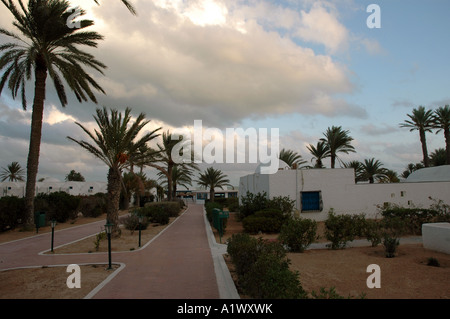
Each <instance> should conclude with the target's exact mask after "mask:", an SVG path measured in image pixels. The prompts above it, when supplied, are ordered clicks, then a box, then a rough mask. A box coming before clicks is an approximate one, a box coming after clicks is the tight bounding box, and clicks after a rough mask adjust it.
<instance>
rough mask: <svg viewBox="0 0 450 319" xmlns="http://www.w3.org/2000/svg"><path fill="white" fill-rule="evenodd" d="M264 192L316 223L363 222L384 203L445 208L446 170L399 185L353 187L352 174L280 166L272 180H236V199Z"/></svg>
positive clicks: (449, 174)
mask: <svg viewBox="0 0 450 319" xmlns="http://www.w3.org/2000/svg"><path fill="white" fill-rule="evenodd" d="M247 191H249V192H251V193H254V194H257V193H262V192H266V193H267V195H268V196H269V198H273V197H275V196H289V197H290V198H291V199H292V200H295V201H296V209H297V210H298V211H299V212H300V216H302V217H304V218H310V219H313V220H317V221H324V220H326V219H327V216H328V212H329V211H330V210H331V209H333V211H334V212H335V213H336V214H360V213H364V214H366V216H367V217H368V218H375V217H380V216H379V215H380V210H379V209H378V207H381V206H383V205H385V204H387V203H392V204H396V205H399V206H402V207H423V208H429V207H430V205H432V204H433V203H434V202H433V201H432V200H431V199H430V198H432V199H439V200H443V201H444V202H445V203H446V204H450V165H445V166H438V167H430V168H426V169H422V170H419V171H416V172H415V173H413V174H411V176H410V177H409V178H408V179H407V180H406V182H402V183H388V184H382V183H374V184H369V183H355V173H354V170H353V169H352V168H350V169H347V168H335V169H325V168H323V169H299V170H294V169H289V168H288V167H287V166H286V165H285V163H284V162H282V163H280V170H279V171H278V172H277V173H275V174H260V173H259V170H258V169H257V171H256V172H255V173H254V174H250V175H247V176H243V177H241V178H240V184H239V193H240V196H245V194H246V193H247Z"/></svg>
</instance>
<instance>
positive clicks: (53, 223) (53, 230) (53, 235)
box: [51, 219, 56, 252]
mask: <svg viewBox="0 0 450 319" xmlns="http://www.w3.org/2000/svg"><path fill="white" fill-rule="evenodd" d="M51 225H52V249H51V252H53V241H54V238H55V226H56V220H55V219H52V221H51Z"/></svg>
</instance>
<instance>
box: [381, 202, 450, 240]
mask: <svg viewBox="0 0 450 319" xmlns="http://www.w3.org/2000/svg"><path fill="white" fill-rule="evenodd" d="M382 215H383V217H384V218H386V219H390V218H398V219H400V220H402V221H403V222H404V223H405V229H404V230H405V232H406V233H408V234H412V235H421V234H422V224H424V223H432V222H435V221H437V220H441V219H442V214H441V213H440V212H439V211H437V210H435V209H424V208H403V207H393V208H389V209H386V210H384V211H382Z"/></svg>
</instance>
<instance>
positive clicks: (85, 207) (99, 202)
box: [78, 193, 107, 218]
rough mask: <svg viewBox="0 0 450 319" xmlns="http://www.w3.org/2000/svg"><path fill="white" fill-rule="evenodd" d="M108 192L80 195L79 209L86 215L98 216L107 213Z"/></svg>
mask: <svg viewBox="0 0 450 319" xmlns="http://www.w3.org/2000/svg"><path fill="white" fill-rule="evenodd" d="M106 201H107V199H106V194H103V193H98V194H95V195H90V196H81V197H80V206H79V208H78V209H79V211H81V213H83V216H85V217H94V218H95V217H98V216H100V215H102V214H104V213H106Z"/></svg>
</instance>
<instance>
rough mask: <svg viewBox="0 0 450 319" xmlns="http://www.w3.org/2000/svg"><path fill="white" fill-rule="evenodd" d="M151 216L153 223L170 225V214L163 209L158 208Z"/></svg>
mask: <svg viewBox="0 0 450 319" xmlns="http://www.w3.org/2000/svg"><path fill="white" fill-rule="evenodd" d="M151 215H152V217H151V221H152V223H158V224H160V225H166V224H168V223H169V219H170V218H169V213H168V212H167V211H165V210H164V209H163V208H162V207H156V208H155V210H154V211H153V212H152V214H151Z"/></svg>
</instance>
